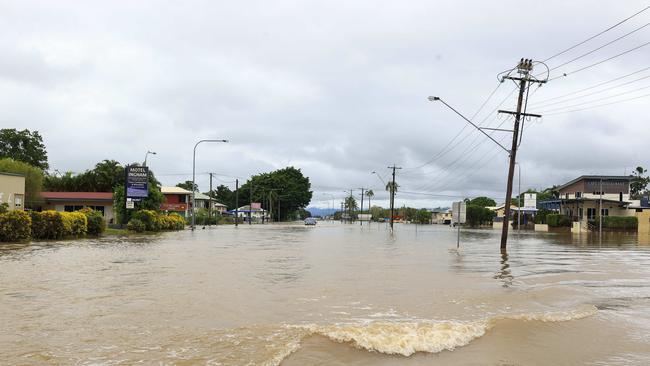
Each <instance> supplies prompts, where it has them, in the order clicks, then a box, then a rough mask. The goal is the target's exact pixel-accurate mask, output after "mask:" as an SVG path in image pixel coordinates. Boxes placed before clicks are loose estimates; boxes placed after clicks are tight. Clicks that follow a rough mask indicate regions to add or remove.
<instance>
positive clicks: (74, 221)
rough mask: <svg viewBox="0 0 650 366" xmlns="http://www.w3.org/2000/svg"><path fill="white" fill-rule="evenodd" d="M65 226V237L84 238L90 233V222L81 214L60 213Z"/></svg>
mask: <svg viewBox="0 0 650 366" xmlns="http://www.w3.org/2000/svg"><path fill="white" fill-rule="evenodd" d="M60 214H61V216H63V224H64V226H65V234H64V236H74V237H79V236H84V235H86V234H87V233H88V220H87V219H86V215H84V214H83V213H81V212H78V211H77V212H60Z"/></svg>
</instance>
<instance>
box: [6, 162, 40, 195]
mask: <svg viewBox="0 0 650 366" xmlns="http://www.w3.org/2000/svg"><path fill="white" fill-rule="evenodd" d="M0 172H7V173H15V174H21V175H24V176H25V205H26V206H33V205H34V204H35V203H38V202H40V201H41V186H42V185H43V171H41V170H40V169H39V168H36V167H34V166H31V165H29V164H27V163H24V162H22V161H18V160H14V159H11V158H4V159H0Z"/></svg>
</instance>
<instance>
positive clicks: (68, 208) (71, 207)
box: [63, 205, 84, 212]
mask: <svg viewBox="0 0 650 366" xmlns="http://www.w3.org/2000/svg"><path fill="white" fill-rule="evenodd" d="M82 208H84V207H83V206H78V205H65V207H63V211H65V212H74V211H79V210H81V209H82Z"/></svg>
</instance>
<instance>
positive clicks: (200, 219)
mask: <svg viewBox="0 0 650 366" xmlns="http://www.w3.org/2000/svg"><path fill="white" fill-rule="evenodd" d="M220 216H221V214H220V213H218V212H216V211H213V212H212V217H210V215H209V212H208V209H207V208H200V209H198V210H197V211H196V219H195V220H196V224H197V225H216V224H217V222H219V218H220Z"/></svg>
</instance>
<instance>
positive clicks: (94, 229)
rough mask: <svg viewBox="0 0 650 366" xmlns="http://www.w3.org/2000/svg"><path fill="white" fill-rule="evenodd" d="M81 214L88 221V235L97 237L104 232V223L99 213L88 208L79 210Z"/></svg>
mask: <svg viewBox="0 0 650 366" xmlns="http://www.w3.org/2000/svg"><path fill="white" fill-rule="evenodd" d="M79 212H81V213H82V214H84V215H86V220H87V221H88V235H94V236H99V235H101V234H102V233H103V232H104V231H105V230H106V221H104V216H103V215H102V213H101V212H99V211H95V210H93V209H90V208H84V209H83V210H79Z"/></svg>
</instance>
